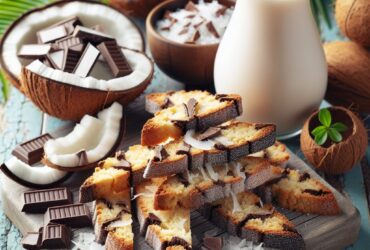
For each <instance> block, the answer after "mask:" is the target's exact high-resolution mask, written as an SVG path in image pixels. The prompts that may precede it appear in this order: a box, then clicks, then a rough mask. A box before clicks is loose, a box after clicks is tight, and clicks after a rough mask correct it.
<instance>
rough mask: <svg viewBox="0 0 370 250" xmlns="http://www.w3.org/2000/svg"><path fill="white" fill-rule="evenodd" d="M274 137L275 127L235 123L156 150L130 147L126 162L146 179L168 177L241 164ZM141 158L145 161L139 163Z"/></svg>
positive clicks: (223, 125) (189, 132) (158, 147)
mask: <svg viewBox="0 0 370 250" xmlns="http://www.w3.org/2000/svg"><path fill="white" fill-rule="evenodd" d="M210 130H212V131H210ZM275 137H276V133H275V126H274V125H270V124H253V123H245V122H237V121H233V122H227V123H225V124H222V125H220V126H218V127H212V128H211V129H208V130H206V131H204V132H195V131H193V130H189V131H188V132H187V133H186V135H185V136H184V137H181V138H179V139H177V140H174V141H171V142H169V143H167V144H165V145H161V146H157V147H155V148H150V147H146V146H134V147H130V149H129V150H128V151H127V152H126V160H127V161H129V162H130V163H132V164H131V166H132V167H133V171H140V170H143V169H145V171H144V174H143V177H144V178H155V177H162V176H169V175H172V174H177V173H182V172H184V171H185V170H187V169H194V168H202V167H204V166H205V164H207V163H209V164H222V163H226V162H230V161H235V160H238V159H240V158H242V157H245V156H246V155H248V154H252V153H255V152H259V151H261V150H263V149H265V148H267V147H269V146H271V145H273V144H274V142H275ZM138 151H140V152H138ZM144 152H145V153H144ZM138 155H140V156H143V157H142V158H141V159H140V160H138V159H137V156H138ZM131 161H133V162H131ZM134 169H135V170H134ZM134 179H135V177H134Z"/></svg>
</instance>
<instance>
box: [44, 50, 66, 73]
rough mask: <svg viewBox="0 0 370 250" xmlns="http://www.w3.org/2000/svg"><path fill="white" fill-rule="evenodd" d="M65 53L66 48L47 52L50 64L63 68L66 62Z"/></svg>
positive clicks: (56, 67)
mask: <svg viewBox="0 0 370 250" xmlns="http://www.w3.org/2000/svg"><path fill="white" fill-rule="evenodd" d="M64 54H65V51H64V50H58V51H54V52H51V53H49V54H47V55H46V58H47V60H48V62H49V63H50V66H52V67H53V68H54V69H62V68H63V62H64Z"/></svg>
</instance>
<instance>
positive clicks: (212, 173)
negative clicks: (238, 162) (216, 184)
mask: <svg viewBox="0 0 370 250" xmlns="http://www.w3.org/2000/svg"><path fill="white" fill-rule="evenodd" d="M206 169H207V172H208V174H209V176H210V177H211V179H212V180H213V181H218V179H219V178H220V176H219V174H218V173H216V172H215V170H214V169H213V166H212V165H211V164H209V163H207V164H206Z"/></svg>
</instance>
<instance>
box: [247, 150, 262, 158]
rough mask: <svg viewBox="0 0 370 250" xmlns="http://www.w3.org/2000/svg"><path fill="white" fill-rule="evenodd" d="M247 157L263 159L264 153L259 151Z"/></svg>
mask: <svg viewBox="0 0 370 250" xmlns="http://www.w3.org/2000/svg"><path fill="white" fill-rule="evenodd" d="M248 156H252V157H258V158H263V157H265V151H264V150H261V151H258V152H257V153H254V154H250V155H248Z"/></svg>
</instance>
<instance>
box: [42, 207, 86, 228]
mask: <svg viewBox="0 0 370 250" xmlns="http://www.w3.org/2000/svg"><path fill="white" fill-rule="evenodd" d="M51 222H54V223H58V224H63V225H67V226H70V227H76V228H80V227H88V226H91V215H90V211H89V209H88V207H87V206H86V205H85V204H81V203H79V204H72V205H64V206H57V207H49V208H48V209H47V211H46V213H45V215H44V224H45V225H47V224H49V223H51Z"/></svg>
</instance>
